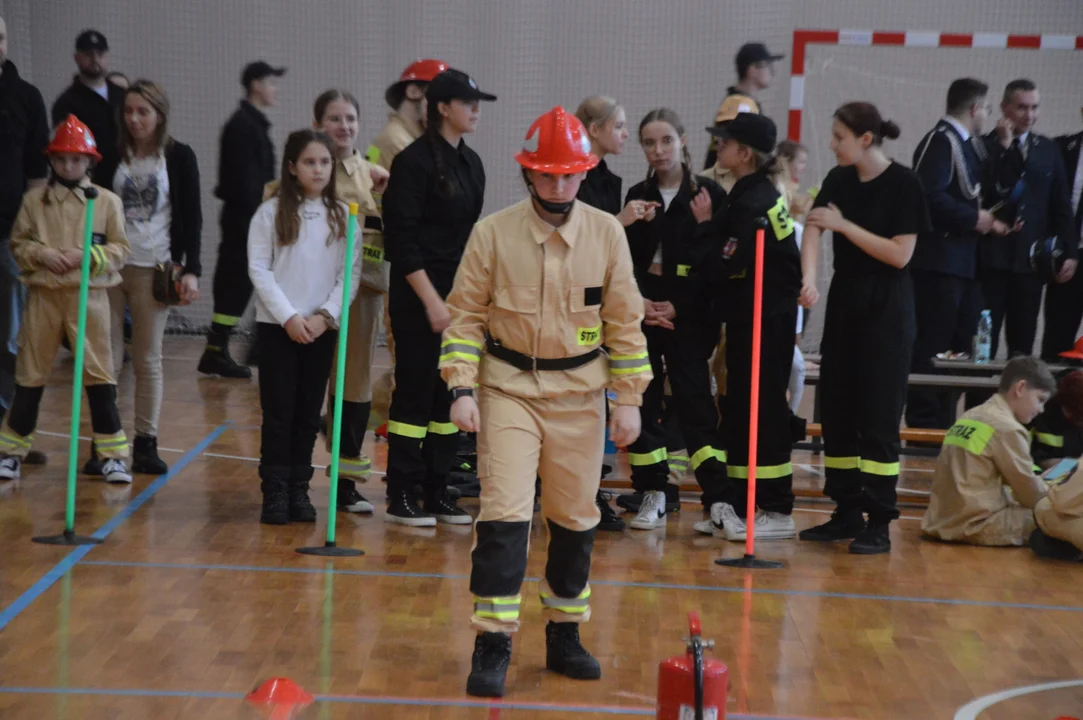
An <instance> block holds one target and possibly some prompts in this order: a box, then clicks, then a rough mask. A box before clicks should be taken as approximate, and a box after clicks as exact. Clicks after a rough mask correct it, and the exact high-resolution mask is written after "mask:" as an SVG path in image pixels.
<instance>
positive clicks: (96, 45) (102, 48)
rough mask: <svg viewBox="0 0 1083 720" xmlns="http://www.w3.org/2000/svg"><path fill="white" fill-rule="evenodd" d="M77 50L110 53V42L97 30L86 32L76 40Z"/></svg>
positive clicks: (80, 34)
mask: <svg viewBox="0 0 1083 720" xmlns="http://www.w3.org/2000/svg"><path fill="white" fill-rule="evenodd" d="M75 49H76V50H78V51H79V52H94V51H95V50H96V51H98V52H109V41H108V40H106V39H105V36H104V35H102V34H101V33H100V32H98V31H97V30H84V31H83V32H81V33H79V37H77V38H75Z"/></svg>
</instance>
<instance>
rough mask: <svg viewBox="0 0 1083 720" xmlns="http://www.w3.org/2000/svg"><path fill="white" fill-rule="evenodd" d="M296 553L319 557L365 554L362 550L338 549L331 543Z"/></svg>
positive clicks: (301, 549) (304, 548)
mask: <svg viewBox="0 0 1083 720" xmlns="http://www.w3.org/2000/svg"><path fill="white" fill-rule="evenodd" d="M297 552H299V553H301V554H302V555H319V556H320V557H360V556H361V555H364V554H365V551H364V550H355V549H354V548H344V547H339V546H337V545H335V544H334V543H333V542H328V543H324V544H323V545H321V546H320V547H303V548H297Z"/></svg>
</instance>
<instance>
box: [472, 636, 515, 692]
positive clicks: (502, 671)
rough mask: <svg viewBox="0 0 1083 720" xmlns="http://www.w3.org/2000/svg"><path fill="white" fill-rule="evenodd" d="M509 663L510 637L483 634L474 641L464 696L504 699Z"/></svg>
mask: <svg viewBox="0 0 1083 720" xmlns="http://www.w3.org/2000/svg"><path fill="white" fill-rule="evenodd" d="M510 662H511V636H510V635H505V634H504V633H495V632H485V633H481V634H480V635H478V637H477V639H476V640H474V657H473V658H472V660H471V665H470V677H468V678H467V679H466V694H467V695H473V696H474V697H504V678H505V677H507V674H508V663H510Z"/></svg>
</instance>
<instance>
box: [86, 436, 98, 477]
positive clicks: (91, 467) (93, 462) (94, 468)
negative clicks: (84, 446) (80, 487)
mask: <svg viewBox="0 0 1083 720" xmlns="http://www.w3.org/2000/svg"><path fill="white" fill-rule="evenodd" d="M83 474H84V475H101V474H102V459H101V457H100V456H99V455H98V448H97V447H95V446H94V441H93V440H92V441H91V442H90V458H89V459H88V460H87V461H86V464H84V465H83Z"/></svg>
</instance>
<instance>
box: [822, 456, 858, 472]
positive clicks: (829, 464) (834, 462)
mask: <svg viewBox="0 0 1083 720" xmlns="http://www.w3.org/2000/svg"><path fill="white" fill-rule="evenodd" d="M824 467H825V468H830V469H831V470H859V469H860V468H861V458H860V457H831V456H830V455H825V456H824Z"/></svg>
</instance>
